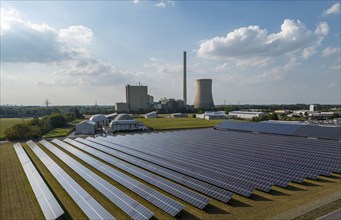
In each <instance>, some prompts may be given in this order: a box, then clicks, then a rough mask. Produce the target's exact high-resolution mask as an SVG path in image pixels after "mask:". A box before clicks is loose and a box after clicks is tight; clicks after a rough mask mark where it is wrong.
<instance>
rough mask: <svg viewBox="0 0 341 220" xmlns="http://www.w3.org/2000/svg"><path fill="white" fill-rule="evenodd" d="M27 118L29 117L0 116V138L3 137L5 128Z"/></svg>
mask: <svg viewBox="0 0 341 220" xmlns="http://www.w3.org/2000/svg"><path fill="white" fill-rule="evenodd" d="M27 120H29V118H24V119H21V118H0V140H2V139H3V138H4V132H5V130H6V129H7V128H9V127H12V126H13V125H14V124H17V123H20V122H23V121H27Z"/></svg>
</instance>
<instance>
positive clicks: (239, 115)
mask: <svg viewBox="0 0 341 220" xmlns="http://www.w3.org/2000/svg"><path fill="white" fill-rule="evenodd" d="M262 115H268V113H266V112H251V111H232V112H229V116H231V117H235V118H242V119H252V118H254V117H260V116H262Z"/></svg>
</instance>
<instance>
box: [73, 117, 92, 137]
mask: <svg viewBox="0 0 341 220" xmlns="http://www.w3.org/2000/svg"><path fill="white" fill-rule="evenodd" d="M95 132H96V122H94V121H90V120H87V121H82V122H80V123H78V124H76V132H75V134H76V135H78V134H87V135H94V134H95Z"/></svg>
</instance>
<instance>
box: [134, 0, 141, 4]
mask: <svg viewBox="0 0 341 220" xmlns="http://www.w3.org/2000/svg"><path fill="white" fill-rule="evenodd" d="M133 2H134V4H138V3H140V2H141V0H134V1H133Z"/></svg>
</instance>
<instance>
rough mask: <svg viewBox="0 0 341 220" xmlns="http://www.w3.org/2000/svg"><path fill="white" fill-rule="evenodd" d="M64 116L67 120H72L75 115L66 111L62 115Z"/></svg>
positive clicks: (74, 118)
mask: <svg viewBox="0 0 341 220" xmlns="http://www.w3.org/2000/svg"><path fill="white" fill-rule="evenodd" d="M64 117H65V119H66V121H67V122H72V121H74V120H76V117H75V116H74V114H73V113H66V114H65V115H64Z"/></svg>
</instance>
